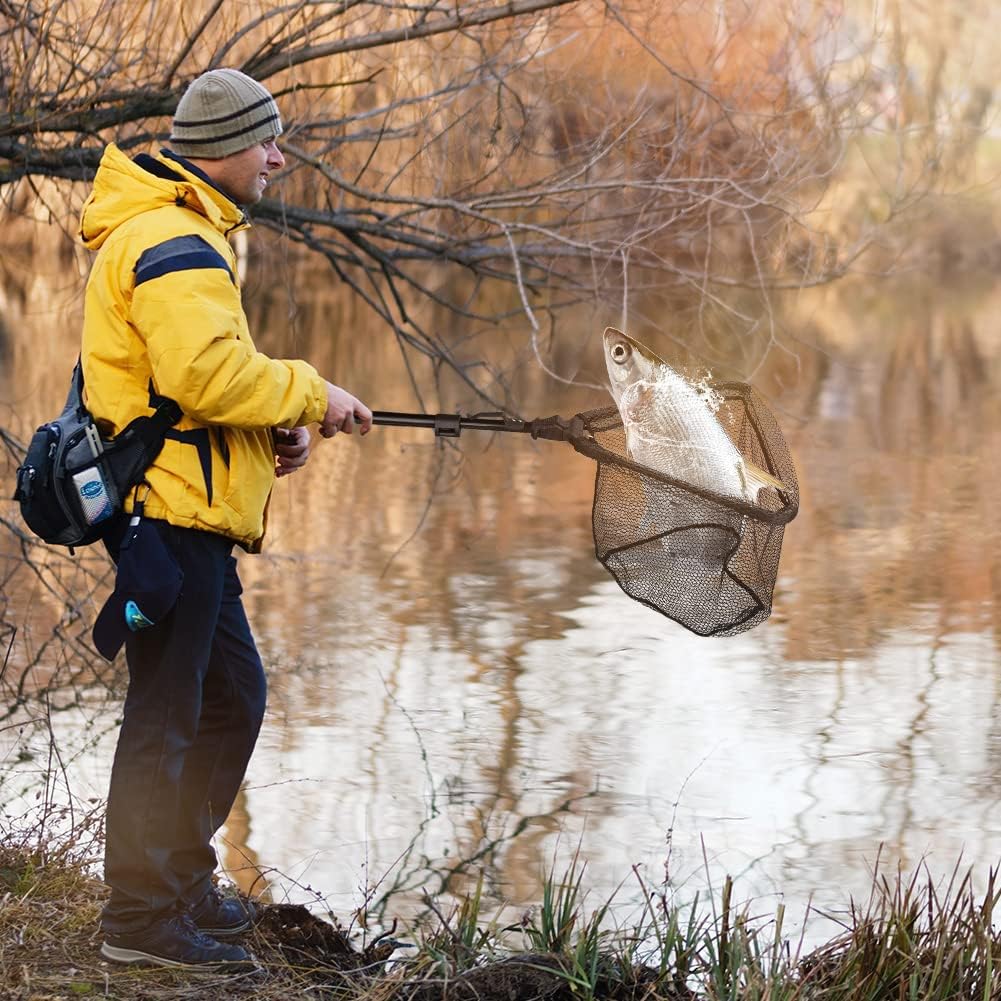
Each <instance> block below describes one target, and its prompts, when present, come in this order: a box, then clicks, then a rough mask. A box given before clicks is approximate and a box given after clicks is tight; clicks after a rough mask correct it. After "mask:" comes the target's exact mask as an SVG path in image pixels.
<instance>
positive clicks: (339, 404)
mask: <svg viewBox="0 0 1001 1001" xmlns="http://www.w3.org/2000/svg"><path fill="white" fill-rule="evenodd" d="M355 424H358V425H359V426H360V428H361V433H362V434H368V433H369V431H371V430H372V411H371V410H369V409H368V407H366V406H365V404H364V403H362V402H361V400H359V399H356V398H355V397H354V396H352V395H351V394H350V393H349V392H348V391H347V390H345V389H341V387H340V386H335V385H334V384H333V383H332V382H328V383H327V412H326V413H325V414H324V415H323V420H322V421H320V434H322V435H323V437H324V438H333V436H334V435H335V434H337V432H338V431H343V432H344V433H345V434H351V432H352V431H353V430H354V426H355Z"/></svg>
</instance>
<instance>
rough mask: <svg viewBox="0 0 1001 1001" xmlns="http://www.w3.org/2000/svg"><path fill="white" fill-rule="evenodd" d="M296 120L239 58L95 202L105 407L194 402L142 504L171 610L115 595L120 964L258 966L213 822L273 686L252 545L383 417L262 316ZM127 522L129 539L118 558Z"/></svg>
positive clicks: (93, 372) (94, 362)
mask: <svg viewBox="0 0 1001 1001" xmlns="http://www.w3.org/2000/svg"><path fill="white" fill-rule="evenodd" d="M281 131H282V125H281V119H280V116H279V112H278V108H277V106H276V104H275V101H274V99H273V98H272V96H271V94H270V93H268V91H267V90H266V89H265V88H264V87H262V86H261V85H260V84H259V83H257V82H256V81H254V80H253V79H251V78H250V77H248V76H246V75H244V74H243V73H240V72H238V71H237V70H232V69H220V70H212V71H209V72H207V73H205V74H203V75H202V76H200V77H198V78H197V79H196V80H195V81H194V82H193V83H192V84H191V85H190V87H189V88H188V89H187V91H186V92H185V93H184V95H183V97H182V98H181V100H180V103H179V104H178V106H177V110H176V112H175V116H174V120H173V126H172V131H171V137H170V147H171V148H170V149H169V150H163V151H161V153H160V155H158V156H156V157H152V156H149V155H146V154H140V155H139V156H137V157H136V158H135V159H134V160H130V159H129V158H128V157H126V156H125V155H124V154H123V153H122V152H121V151H120V150H119V149H118V148H117V147H115V146H113V145H112V146H109V147H108V149H107V150H106V151H105V153H104V156H103V158H102V160H101V164H100V167H99V169H98V171H97V175H96V177H95V179H94V189H93V192H92V194H91V195H90V197H89V198H88V200H87V202H86V204H85V206H84V209H83V214H82V218H81V238H82V239H83V241H84V243H85V244H86V245H87V247H88V248H91V249H94V250H97V251H98V253H97V257H96V259H95V262H94V267H93V270H92V272H91V275H90V278H89V280H88V282H87V291H86V297H85V307H84V332H83V348H82V360H83V369H84V378H85V384H86V391H87V404H88V407H89V409H90V411H91V413H92V414H93V415H94V417H95V419H97V420H98V421H100V422H102V424H103V425H104V426H105V427H106V428H107V429H108V430H109V431H110V432H111V433H117V432H118V431H120V430H121V429H122V428H123V427H124V426H125V425H127V424H128V423H129V421H130V420H132V419H133V418H134V417H136V416H137V415H141V414H150V413H151V412H152V410H153V409H154V408H155V406H156V405H157V404H158V403H161V402H163V400H164V399H165V398H166V399H172V400H174V401H175V402H176V403H177V404H178V405H179V407H180V410H181V412H182V416H181V419H180V420H179V421H178V423H177V424H176V425H175V426H174V427H173V428H171V429H170V430H169V431H168V436H167V440H166V441H165V443H164V447H163V450H162V451H161V452H160V454H159V456H158V457H157V459H156V460H155V461H154V463H153V465H152V466H151V467H150V468H149V469H148V471H147V473H146V483H147V484H148V489H147V487H146V486H143V487H142V488H141V490H142V494H143V496H140V494H139V493H138V492H137V493H136V494H135V495H134V496H133V497H132V498H130V499H129V502H128V503H127V505H126V509H127V510H129V511H132V510H133V509H135V511H134V513H136V514H140V513H141V514H142V518H141V519H140V521H141V522H142V526H143V527H142V531H143V532H144V533H146V534H145V536H144V537H145V538H147V539H149V538H150V536H149V533H150V532H151V531H152V532H154V533H155V536H156V538H155V539H153V541H154V542H155V543H156V546H157V547H158V551H159V553H161V554H165V555H166V559H165V560H164V559H163V558H160V557H158V558H157V559H146V560H142V559H141V560H140V561H139V564H138V567H139V570H138V572H139V573H140V574H147V575H149V574H153V575H154V576H155V575H157V574H163V573H165V572H166V571H164V570H163V567H164V566H166V567H167V568H168V570H169V573H170V574H171V575H173V579H174V581H175V585H174V587H173V591H171V592H170V597H169V604H170V605H171V606H172V607H171V608H170V609H169V611H166V610H165V611H164V614H162V615H160V616H159V617H158V618H157V619H155V620H154V621H153V623H152V624H150V622H149V620H148V619H147V618H145V617H143V616H142V615H141V614H140V615H138V616H137V615H136V614H135V613H136V609H135V608H134V607H133V609H132V612H130V613H127V616H126V620H124V623H123V620H122V619H121V617H120V615H117V617H116V614H115V613H114V612H113V611H109V612H108V613H107V614H106V613H104V612H102V616H101V617H99V620H98V624H97V626H95V641H96V642H98V646H99V648H102V653H105V655H106V656H114V654H115V651H116V649H117V648H118V646H119V645H120V643H121V641H122V640H123V639H124V640H125V645H126V657H127V661H128V667H129V689H128V694H127V697H126V700H125V707H124V713H123V721H122V727H121V732H120V735H119V741H118V748H117V751H116V753H115V759H114V764H113V767H112V774H111V788H110V792H109V796H108V811H107V837H106V851H105V880H106V882H107V883H108V885H109V886H110V888H111V896H110V899H109V901H108V904H107V906H106V908H105V910H104V913H103V916H102V927H103V930H104V933H105V941H104V943H103V945H102V947H101V952H102V954H103V955H104V956H105V957H106V958H108V959H111V960H113V961H116V962H122V963H143V964H154V965H166V966H197V967H203V966H207V967H212V968H216V969H223V970H240V969H246V968H248V967H252V966H253V963H252V960H251V959H250V957H249V955H248V953H247V952H246V950H244V949H243V948H242V947H241V946H239V945H237V944H234V943H233V942H227V941H226V939H227V938H232V937H233V936H235V935H237V934H239V933H241V932H242V931H245V930H246V929H247V928H248V927H249V925H250V921H251V919H252V917H253V915H252V914H250V913H248V908H246V907H245V906H244V905H243V904H242V903H241V902H240V901H239V900H238V899H237V898H236V897H224V896H222V895H221V894H220V893H219V892H218V891H217V889H216V888H215V885H214V883H213V880H212V874H213V871H214V869H215V865H216V856H215V852H214V850H213V848H212V845H211V839H212V837H213V835H214V834H215V832H216V831H217V830H218V829H219V827H220V826H221V825H222V824H223V822H224V821H225V820H226V816H227V814H228V813H229V809H230V807H231V806H232V803H233V800H234V798H235V796H236V793H237V790H238V787H239V785H240V782H241V781H242V779H243V776H244V773H245V770H246V767H247V763H248V761H249V759H250V755H251V752H252V750H253V747H254V743H255V741H256V738H257V733H258V730H259V728H260V725H261V719H262V717H263V713H264V703H265V679H264V671H263V669H262V666H261V660H260V657H259V656H258V653H257V650H256V648H255V645H254V640H253V637H252V635H251V632H250V628H249V626H248V624H247V620H246V616H245V615H244V611H243V606H242V603H241V600H240V591H241V589H240V582H239V579H238V577H237V572H236V562H235V560H234V558H233V556H232V553H231V550H232V549H233V546H234V544H237V545H240V546H241V547H243V548H244V549H246V550H248V551H250V552H257V551H259V549H260V547H261V540H262V538H263V535H264V528H265V520H266V508H267V503H268V498H269V496H270V493H271V488H272V486H273V483H274V479H275V475H276V473H277V475H278V476H283V475H287V474H289V473H292V472H294V471H295V470H297V469H299V468H300V467H301V466H302V465H303V464H304V463H305V462H306V460H307V458H308V456H309V449H310V445H309V440H310V439H309V433H308V431H307V430H306V425H308V424H310V423H318V424H319V430H320V434H321V435H323V436H324V437H328V438H329V437H331V436H333V435H334V434H336V433H337V432H338V431H344V432H347V433H350V432H351V431H352V430H353V428H354V426H355V424H356V423H358V424H359V425H360V430H361V433H362V434H365V433H366V432H367V431H368V430H369V429H370V428H371V422H372V414H371V411H370V410H369V409H368V408H367V407H366V406H365V405H364V404H363V403H361V402H360V401H359V400H358V399H356V398H355V397H354V396H352V395H351V394H350V393H348V392H346V391H345V390H343V389H341V388H340V387H338V386H335V385H333V384H332V383H330V382H327V381H325V380H324V379H322V378H321V377H320V376H319V375H318V374H317V372H316V370H315V369H313V368H312V367H311V366H310V365H308V364H307V363H306V362H304V361H281V360H276V359H273V358H269V357H267V356H265V355H263V354H261V353H260V352H258V351H257V350H256V349H255V347H254V344H253V342H252V340H251V338H250V334H249V332H248V329H247V320H246V316H245V315H244V312H243V308H242V305H241V300H240V288H239V279H238V276H237V268H236V257H235V254H234V252H233V250H232V248H231V247H230V245H229V243H228V240H227V238H228V237H229V236H230V235H231V234H232V233H234V232H236V231H237V230H239V229H241V228H243V227H245V226H246V225H247V219H246V216H245V213H244V210H243V208H242V207H243V206H247V205H252V204H253V203H255V202H257V201H258V200H259V199H260V198H261V196H262V195H263V193H264V191H265V189H266V187H267V184H268V182H269V179H270V177H271V175H272V173H273V172H274V171H276V170H279V169H280V168H281V167H282V166H283V164H284V162H285V161H284V158H283V156H282V154H281V152H280V151H279V149H278V147H277V145H276V139H277V138H278V136H279V135H280V134H281ZM140 501H141V502H142V504H141V506H139V505H140ZM126 521H127V519H124V518H123V519H122V525H121V529H120V530H119V531H118V532H117V533H112V535H111V538H110V540H109V549H110V550H111V552H112V555H113V556H115V557H116V560H117V559H118V557H119V555H120V552H119V547H120V546H123V541H122V540H123V539H124V537H125V536H126V534H127V529H126V524H125V522H126ZM134 537H136V538H137V537H138V536H134ZM123 565H124V564H123V563H122V562H120V563H119V580H118V585H116V591H117V589H118V587H119V586H121V585H122V575H123V572H122V568H123ZM177 581H181V583H180V588H179V594H178V593H177V590H178V588H177V586H176V582H177ZM143 583H144V586H148V587H150V588H153V589H154V590H155V589H157V588H161V590H162V589H163V588H169V587H170V586H171V585H169V584H168V583H164V582H162V581H159V580H152V581H145V582H143ZM175 596H176V600H175ZM125 597H127V595H126V596H125ZM129 604H133V603H131V602H130V603H129ZM109 609H110V603H109ZM119 611H120V609H119ZM130 615H131V617H129V616H130ZM132 630H135V631H132Z"/></svg>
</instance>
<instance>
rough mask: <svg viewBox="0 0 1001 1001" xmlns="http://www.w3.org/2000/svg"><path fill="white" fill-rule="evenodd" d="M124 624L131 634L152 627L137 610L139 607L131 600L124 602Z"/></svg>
mask: <svg viewBox="0 0 1001 1001" xmlns="http://www.w3.org/2000/svg"><path fill="white" fill-rule="evenodd" d="M125 624H126V625H127V626H128V627H129V629H131V630H132V632H138V631H139V630H140V629H146V628H147V627H148V626H151V625H153V623H152V622H151V621H150V620H149V619H147V618H146V616H145V615H143V613H142V612H141V611H140V610H139V606H138V605H137V604H136V603H135V602H134V601H132V600H129V601H126V602H125Z"/></svg>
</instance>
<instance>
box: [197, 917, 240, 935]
mask: <svg viewBox="0 0 1001 1001" xmlns="http://www.w3.org/2000/svg"><path fill="white" fill-rule="evenodd" d="M252 927H253V922H252V921H250V920H249V919H248V920H246V921H244V922H243V924H240V925H230V926H229V927H228V928H203V927H202V926H201V925H197V928H198V930H199V931H200V932H202V933H203V934H205V935H211V936H212V938H232V937H233V936H235V935H242V934H243V933H244V932H245V931H250V929H251V928H252Z"/></svg>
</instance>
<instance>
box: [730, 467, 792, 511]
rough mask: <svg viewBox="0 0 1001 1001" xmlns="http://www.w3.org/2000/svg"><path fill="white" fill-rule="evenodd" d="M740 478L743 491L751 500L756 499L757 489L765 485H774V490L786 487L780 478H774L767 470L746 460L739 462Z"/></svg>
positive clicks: (765, 486)
mask: <svg viewBox="0 0 1001 1001" xmlns="http://www.w3.org/2000/svg"><path fill="white" fill-rule="evenodd" d="M740 478H741V482H742V483H743V486H744V493H745V494H746V495H747V497H748V498H749V499H750V500H753V501H756V500H757V499H758V491H759V490H764V489H766V488H767V487H774V489H776V490H785V489H786V485H785V484H784V483H783V482H782V481H781V480H779V479H776V478H775V477H774V476H772V474H771V473H769V472H768V471H767V470H764V469H762V468H761V467H760V466H756V465H754V463H753V462H747V461H746V460H745V461H744V462H743V463H742V464H741V469H740Z"/></svg>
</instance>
